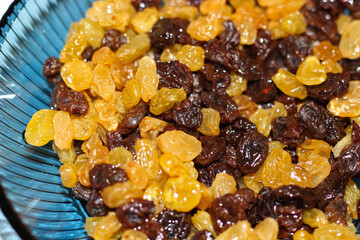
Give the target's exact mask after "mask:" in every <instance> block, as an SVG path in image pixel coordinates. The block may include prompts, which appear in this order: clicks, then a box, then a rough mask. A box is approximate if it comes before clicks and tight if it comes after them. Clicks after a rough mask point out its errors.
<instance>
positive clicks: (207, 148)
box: [195, 136, 225, 166]
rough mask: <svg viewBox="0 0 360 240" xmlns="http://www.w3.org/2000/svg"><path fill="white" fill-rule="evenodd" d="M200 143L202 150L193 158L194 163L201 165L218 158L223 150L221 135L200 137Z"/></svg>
mask: <svg viewBox="0 0 360 240" xmlns="http://www.w3.org/2000/svg"><path fill="white" fill-rule="evenodd" d="M201 145H202V151H201V153H200V155H199V156H198V157H197V158H196V159H195V163H197V164H200V165H202V166H206V165H209V164H211V163H213V162H215V161H217V160H219V159H220V158H221V156H222V155H223V152H224V151H225V139H224V138H222V137H208V136H205V137H202V138H201Z"/></svg>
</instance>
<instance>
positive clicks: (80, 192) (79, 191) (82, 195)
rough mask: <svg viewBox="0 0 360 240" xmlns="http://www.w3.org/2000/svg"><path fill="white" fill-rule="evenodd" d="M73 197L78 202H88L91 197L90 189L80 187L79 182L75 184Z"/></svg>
mask: <svg viewBox="0 0 360 240" xmlns="http://www.w3.org/2000/svg"><path fill="white" fill-rule="evenodd" d="M73 194H74V196H75V197H76V198H77V199H79V200H84V201H89V200H90V196H91V188H88V187H85V186H83V185H81V183H80V182H77V183H76V184H75V187H74V190H73Z"/></svg>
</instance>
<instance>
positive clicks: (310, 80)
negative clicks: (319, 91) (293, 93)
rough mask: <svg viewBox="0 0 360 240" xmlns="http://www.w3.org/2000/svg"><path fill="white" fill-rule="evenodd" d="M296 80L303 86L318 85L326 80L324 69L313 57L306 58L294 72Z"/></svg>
mask: <svg viewBox="0 0 360 240" xmlns="http://www.w3.org/2000/svg"><path fill="white" fill-rule="evenodd" d="M296 78H297V79H298V80H299V82H301V83H302V84H305V85H319V84H321V83H323V82H325V80H326V78H327V76H326V69H325V67H324V66H323V65H321V63H320V61H319V59H317V58H316V57H315V56H307V57H306V58H305V59H304V61H303V62H302V63H301V64H300V66H299V68H298V70H297V71H296Z"/></svg>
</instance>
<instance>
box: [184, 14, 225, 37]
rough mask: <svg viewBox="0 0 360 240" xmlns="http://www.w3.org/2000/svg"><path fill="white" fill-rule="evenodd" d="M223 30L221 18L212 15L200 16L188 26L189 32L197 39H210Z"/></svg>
mask: <svg viewBox="0 0 360 240" xmlns="http://www.w3.org/2000/svg"><path fill="white" fill-rule="evenodd" d="M221 32H222V23H221V20H220V19H218V18H216V17H212V16H206V17H199V18H198V19H196V20H194V21H192V22H191V23H190V25H189V26H188V28H187V33H188V34H190V36H191V37H192V38H194V39H196V40H199V41H209V40H210V39H212V38H215V37H216V36H217V35H219V34H220V33H221Z"/></svg>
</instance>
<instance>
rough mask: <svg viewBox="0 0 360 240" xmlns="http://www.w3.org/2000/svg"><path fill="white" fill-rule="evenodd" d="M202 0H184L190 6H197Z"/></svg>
mask: <svg viewBox="0 0 360 240" xmlns="http://www.w3.org/2000/svg"><path fill="white" fill-rule="evenodd" d="M203 1H204V0H186V3H187V4H188V5H190V6H195V7H199V6H200V4H201V3H202V2H203Z"/></svg>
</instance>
